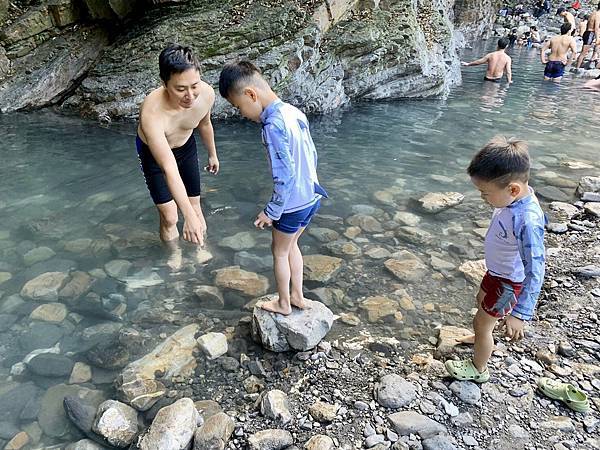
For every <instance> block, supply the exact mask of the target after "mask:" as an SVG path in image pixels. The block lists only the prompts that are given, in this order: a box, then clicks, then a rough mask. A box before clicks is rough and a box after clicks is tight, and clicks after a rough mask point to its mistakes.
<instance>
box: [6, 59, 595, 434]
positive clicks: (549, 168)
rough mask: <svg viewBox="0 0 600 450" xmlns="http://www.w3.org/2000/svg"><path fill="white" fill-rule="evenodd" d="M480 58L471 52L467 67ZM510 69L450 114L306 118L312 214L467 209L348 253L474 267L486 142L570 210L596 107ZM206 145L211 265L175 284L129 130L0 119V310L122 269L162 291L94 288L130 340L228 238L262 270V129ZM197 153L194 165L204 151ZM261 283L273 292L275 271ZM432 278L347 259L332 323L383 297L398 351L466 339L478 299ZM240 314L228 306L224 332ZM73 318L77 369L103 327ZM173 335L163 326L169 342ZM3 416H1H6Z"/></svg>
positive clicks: (188, 306) (23, 324) (21, 319)
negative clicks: (47, 276)
mask: <svg viewBox="0 0 600 450" xmlns="http://www.w3.org/2000/svg"><path fill="white" fill-rule="evenodd" d="M481 52H483V50H480V51H479V50H473V51H469V52H468V55H467V56H465V59H471V58H473V57H475V56H477V55H478V54H479V53H481ZM512 56H513V57H514V58H515V60H514V63H513V66H514V79H515V83H514V84H513V85H512V86H510V88H508V87H507V86H506V84H505V83H502V84H494V83H484V82H483V81H482V78H483V74H484V71H483V68H469V69H467V70H465V71H463V75H464V83H463V85H462V86H460V87H458V88H457V89H455V90H454V91H453V92H452V93H451V94H450V96H449V97H448V98H447V99H444V100H422V101H407V102H390V103H380V104H361V105H357V106H353V107H351V108H348V109H346V110H344V111H339V112H338V113H337V114H334V115H332V116H328V117H318V118H313V119H312V121H311V123H312V134H313V138H314V140H315V142H316V145H317V149H318V151H319V157H320V163H319V176H320V180H321V182H322V184H323V185H324V186H325V187H326V189H327V190H328V191H329V193H330V197H331V199H330V200H329V201H326V202H324V203H323V207H322V209H321V214H326V215H331V216H337V217H339V218H341V219H346V218H347V217H348V216H350V215H351V214H353V210H356V207H357V205H371V206H375V207H377V208H379V209H380V210H381V211H377V212H376V213H375V215H376V216H378V217H379V218H382V222H385V221H386V219H387V220H389V219H390V218H392V217H393V216H394V214H395V212H397V211H401V210H406V211H411V212H415V213H416V214H420V213H419V212H418V211H415V210H414V207H413V204H412V202H411V199H412V198H413V197H415V196H419V195H420V194H423V193H426V192H431V191H457V192H461V193H463V194H465V195H466V199H465V202H464V203H463V204H462V205H460V206H459V207H457V208H454V209H452V210H449V211H447V212H444V213H441V214H439V215H436V216H421V219H422V220H421V223H420V225H419V227H420V228H421V229H423V230H426V231H428V232H429V233H431V235H432V237H433V239H432V241H431V243H429V244H427V245H415V244H411V243H407V242H405V241H402V240H401V239H398V238H395V237H393V233H391V235H390V234H388V235H383V234H381V235H369V233H363V234H362V235H361V238H364V239H366V241H365V240H360V239H359V241H358V242H357V245H358V246H359V247H361V248H362V249H363V250H365V249H367V248H369V247H372V246H377V247H383V248H386V249H388V250H389V251H391V252H393V251H396V250H402V249H407V250H410V251H412V252H413V253H415V254H417V255H418V256H420V257H421V258H422V259H423V260H424V261H425V262H428V261H429V259H430V257H431V255H432V254H435V255H438V256H440V257H442V259H445V260H447V261H450V262H452V263H453V264H455V265H459V264H460V263H461V262H463V261H464V260H465V259H468V258H469V257H471V258H475V257H481V239H480V238H479V237H478V236H477V235H476V234H475V233H474V232H473V230H474V229H475V228H478V227H480V225H481V224H479V225H477V224H476V223H475V222H476V221H478V220H482V219H483V220H484V219H486V218H488V217H489V214H490V211H489V209H488V208H486V207H485V206H484V205H483V204H482V202H481V201H480V200H479V198H478V195H477V193H476V192H475V191H474V189H473V188H472V187H471V186H470V183H469V180H468V177H467V176H466V175H465V167H466V165H467V164H468V161H469V159H470V157H471V156H472V155H473V154H474V152H475V151H477V149H478V148H480V147H481V146H482V145H483V144H484V143H485V142H486V141H487V140H488V139H489V138H491V137H492V136H494V135H495V134H505V135H509V136H517V137H520V138H523V139H525V140H527V141H528V142H529V144H530V152H531V155H532V158H533V161H534V168H535V170H534V171H533V180H532V185H533V186H534V187H535V188H537V189H541V190H542V191H543V190H544V189H547V188H548V187H549V186H550V188H551V189H554V190H553V191H551V192H550V193H549V194H547V195H550V196H555V197H556V196H558V197H560V196H561V195H562V196H564V197H565V198H566V199H568V198H571V194H572V192H573V190H574V189H573V187H574V185H575V181H576V180H578V179H579V177H580V176H582V175H587V174H597V173H598V172H599V167H600V161H599V158H598V154H599V148H600V146H599V143H600V141H599V139H600V120H599V119H600V101H599V100H600V96H599V95H598V94H592V93H589V92H586V91H584V90H583V89H581V86H582V83H583V82H582V81H581V80H580V79H573V78H571V77H570V76H567V77H566V78H565V80H564V81H563V83H562V84H560V85H554V84H551V83H545V82H543V81H542V80H541V78H542V71H543V67H542V66H541V64H539V62H538V61H539V59H538V56H537V54H536V53H535V51H534V50H528V49H515V50H514V51H512ZM215 131H216V141H217V146H218V151H219V157H220V161H221V172H220V174H219V175H218V176H216V177H213V176H208V175H203V190H204V200H203V205H204V211H205V215H206V218H207V223H208V243H207V249H208V250H209V251H210V252H211V253H212V254H213V256H214V258H213V260H211V261H210V262H209V263H208V264H205V265H197V264H195V263H194V255H195V250H194V249H193V248H192V247H191V246H189V245H183V246H182V257H183V264H182V268H181V269H179V270H175V271H173V270H172V269H171V268H170V267H169V266H168V265H167V262H168V257H169V256H168V254H167V252H166V251H165V250H164V249H163V247H162V246H161V244H160V242H159V241H158V237H157V234H156V231H157V216H156V212H155V209H154V206H153V205H152V202H151V200H150V197H149V195H148V193H147V190H146V187H145V184H144V181H143V177H142V174H141V172H140V169H139V165H138V160H137V156H136V152H135V145H134V138H135V127H134V126H133V125H115V126H113V127H111V128H109V129H104V128H100V127H98V126H97V125H96V124H94V123H88V122H84V121H81V120H77V119H73V118H65V117H61V116H56V115H54V114H52V113H47V112H40V113H29V114H16V115H11V116H0V142H2V146H1V147H0V154H1V156H2V164H1V165H0V180H1V182H0V183H1V186H2V189H1V191H0V217H1V218H2V220H1V221H0V272H8V273H10V275H11V276H12V278H11V279H10V280H8V281H5V282H4V283H2V284H0V305H1V304H3V303H5V302H6V301H7V299H8V298H9V297H10V296H11V295H13V294H18V293H19V292H20V290H21V288H22V286H23V284H24V283H25V282H26V281H28V280H29V279H31V278H33V277H34V276H36V275H37V274H39V273H42V272H44V271H52V270H64V268H69V269H77V270H81V271H92V273H95V274H97V273H98V272H97V271H96V272H94V270H97V269H102V268H103V267H104V266H105V264H106V263H107V262H109V261H111V260H114V259H124V260H127V261H129V262H130V263H131V264H132V267H131V268H130V269H129V272H128V275H129V276H132V275H135V274H137V275H138V276H141V277H142V278H146V279H147V278H148V275H149V274H152V273H154V274H156V275H158V277H160V283H159V284H158V285H156V286H152V287H147V288H139V289H126V286H125V285H124V284H123V283H121V282H117V281H116V280H110V277H109V279H108V281H106V280H105V281H104V282H103V283H104V284H103V285H102V286H103V287H102V288H99V291H98V294H99V295H100V296H108V295H109V294H111V293H121V294H123V295H124V297H125V304H126V313H125V315H124V316H123V319H124V320H123V325H124V326H125V327H127V326H129V325H130V322H131V321H132V320H133V321H134V322H135V320H134V319H132V318H133V317H134V312H135V311H136V309H137V308H138V307H139V305H140V304H141V303H142V302H145V303H144V304H146V305H151V306H154V307H156V308H166V310H169V311H188V312H189V313H191V314H194V313H197V312H198V308H197V307H195V306H194V303H193V301H191V300H190V296H192V292H193V289H194V287H195V286H197V285H198V284H212V282H213V279H214V275H213V273H212V271H213V270H214V269H218V268H220V267H224V266H229V265H233V264H234V261H235V252H233V251H231V250H229V249H225V248H222V247H220V246H219V245H218V242H219V241H220V240H221V239H222V238H224V237H227V236H231V235H233V234H235V233H237V232H240V231H249V232H251V233H253V236H254V237H255V239H256V241H257V244H256V246H255V247H254V248H252V249H250V250H248V251H249V252H250V253H252V254H254V255H257V256H266V255H268V254H269V238H268V235H267V234H266V233H265V232H263V233H262V234H261V233H260V232H259V231H255V230H254V229H253V227H252V221H253V219H254V217H255V215H256V213H257V212H258V211H259V210H260V208H262V206H263V205H264V202H265V201H266V200H267V199H268V197H269V193H270V189H271V181H270V174H269V172H268V164H267V161H266V157H265V153H264V149H263V147H262V145H261V141H260V130H259V127H258V126H256V125H255V124H251V123H248V122H242V121H240V122H230V123H219V122H217V123H215ZM199 153H200V155H201V162H202V160H203V159H205V156H204V153H203V149H202V148H200V149H199ZM569 161H584V162H587V163H588V164H590V165H591V166H592V167H591V168H586V169H572V168H569V166H568V164H567V163H568V162H569ZM548 172H554V173H548ZM552 185H554V186H552ZM557 186H558V187H557ZM556 189H558V191H557V190H556ZM382 190H388V191H389V192H391V193H392V195H393V203H392V204H381V203H378V202H377V201H376V200H374V193H375V192H377V191H382ZM542 200H543V201H545V200H544V199H542ZM359 208H360V207H359ZM363 209H364V208H363ZM315 223H316V224H318V225H320V226H326V227H328V228H334V229H336V230H337V231H338V232H339V233H340V234H342V233H343V232H344V230H345V229H346V228H347V226H348V225H339V224H338V225H332V224H331V223H332V220H331V219H327V218H325V219H319V218H317V219H316V220H315ZM77 239H91V240H92V244H91V246H90V242H89V241H76V242H75V243H73V242H72V241H74V240H77ZM76 244H78V245H76ZM302 245H303V250H304V253H305V254H310V253H321V254H329V251H328V250H327V249H326V248H324V247H323V244H322V243H320V242H319V241H317V240H316V239H314V238H313V237H312V236H310V235H309V236H305V237H303V240H302ZM453 245H456V246H461V248H463V250H466V251H467V253H468V257H467V256H464V255H463V256H461V255H458V254H456V253H452V252H450V253H449V252H448V249H449V248H451V247H452V246H453ZM40 246H44V247H48V248H50V249H52V251H53V252H54V253H55V254H56V255H55V256H53V257H52V258H50V259H48V260H46V261H44V262H39V263H37V264H36V265H33V266H27V265H26V264H25V262H24V255H25V254H27V252H28V251H30V250H31V249H34V248H36V247H40ZM77 246H78V247H80V248H79V249H77V248H75V247H77ZM262 273H264V274H265V275H267V276H269V277H270V276H271V275H270V270H269V269H265V270H262ZM429 275H430V276H428V277H427V278H425V280H426V282H420V283H416V284H410V283H405V284H404V285H402V283H399V282H397V281H395V280H394V279H393V278H392V276H391V275H390V274H389V273H387V272H386V271H385V270H384V269H383V260H373V259H370V258H367V257H366V256H359V257H357V258H347V263H346V267H345V268H344V270H343V272H342V273H341V275H340V276H339V278H338V280H336V281H335V282H334V283H331V284H330V286H331V287H338V288H341V289H342V290H344V292H345V299H344V300H343V301H342V302H340V303H338V304H334V305H332V306H331V307H332V309H334V310H335V312H338V313H339V312H344V311H347V310H349V311H356V309H357V308H356V307H357V305H358V303H359V302H360V301H361V300H362V298H364V297H365V296H369V295H385V294H389V293H391V292H392V291H393V290H394V289H395V288H397V287H403V288H405V289H406V290H407V291H408V293H409V294H410V295H411V296H412V298H413V300H414V302H415V304H416V306H417V309H416V311H415V312H413V313H408V314H405V319H404V321H403V322H402V323H399V324H398V323H396V324H391V325H390V329H389V330H391V332H392V333H393V334H394V336H396V337H399V338H402V339H405V340H406V339H413V338H416V339H417V340H424V339H425V337H426V336H427V335H428V334H431V333H430V332H431V329H432V328H433V327H434V326H435V325H436V324H438V323H458V324H467V323H468V321H469V314H468V310H469V309H470V308H471V305H472V301H473V300H472V296H473V287H472V286H470V285H469V284H468V283H467V282H466V281H465V280H464V277H463V276H462V275H461V274H460V273H459V272H457V271H456V270H447V271H444V272H443V273H441V272H438V271H436V270H433V269H430V270H429ZM395 284H396V285H395ZM398 285H402V286H398ZM308 287H314V286H311V285H309V286H308ZM271 290H273V284H272V282H271ZM246 300H248V299H240V298H235V297H232V298H231V299H230V300H228V307H229V309H230V310H232V315H233V317H235V315H236V314H238V313H237V312H238V311H239V307H240V306H241V305H242V304H243V303H244V301H246ZM427 303H433V304H434V307H433V311H429V308H427V307H425V308H423V305H425V304H427ZM35 306H37V305H35ZM32 308H33V306H31V305H30V306H29V307H27V306H24V307H21V308H20V309H19V310H17V311H16V312H11V314H12V317H11V319H10V320H11V322H12V321H14V324H13V325H12V327H4V328H1V330H2V332H1V333H0V337H1V339H2V341H3V344H2V345H0V363H1V365H2V366H3V368H2V369H0V376H1V378H2V379H4V378H6V377H8V372H9V370H10V368H11V366H12V365H13V364H14V363H16V362H19V361H21V360H22V358H23V357H24V356H25V355H26V354H27V351H26V350H24V349H23V346H22V345H20V344H19V342H18V336H19V335H20V334H21V333H22V332H23V331H24V330H25V329H26V328H27V327H28V326H29V324H30V322H31V321H30V319H29V318H28V313H29V312H30V311H31V309H32ZM74 310H77V311H79V312H80V313H81V317H75V319H76V320H73V319H74V318H73V317H71V319H67V322H68V323H69V324H68V325H65V324H63V325H62V326H63V327H64V328H65V335H66V336H74V337H73V338H71V339H67V338H65V339H67V340H68V342H66V343H65V344H64V347H63V348H64V349H68V350H69V351H72V352H73V355H72V357H73V359H75V360H85V355H84V354H83V353H81V352H80V351H82V350H85V349H86V346H87V344H88V343H86V342H85V339H83V338H81V336H82V330H83V329H84V328H85V327H87V326H90V325H94V324H96V323H98V322H99V321H100V319H99V318H98V317H97V316H96V315H86V314H85V312H82V310H80V309H74ZM207 315H208V316H211V314H210V313H207ZM221 315H222V314H221ZM238 315H239V314H238ZM359 315H360V313H359ZM15 316H16V317H15ZM80 319H81V322H78V320H80ZM362 319H363V323H364V324H365V326H366V327H367V328H369V327H370V326H375V325H369V324H368V322H367V321H366V318H365V317H364V316H362ZM159 322H160V321H159ZM165 322H167V321H165ZM134 325H135V326H137V327H138V328H139V327H141V328H147V329H149V330H150V332H152V333H155V334H158V331H160V330H163V328H161V326H162V324H161V323H153V324H149V323H146V322H144V323H143V324H140V323H139V322H138V323H135V324H134ZM170 329H171V328H168V326H166V324H165V328H164V330H170ZM67 378H68V377H67ZM28 379H29V378H28V376H27V374H25V375H24V376H21V377H20V378H17V380H18V381H21V382H22V381H26V380H28ZM32 379H34V380H35V381H36V382H37V383H38V384H39V385H40V386H41V387H42V388H43V389H45V388H46V387H47V386H49V385H51V384H55V383H59V382H62V381H64V377H63V378H62V379H53V380H50V381H48V380H46V381H40V380H39V378H32ZM5 406H6V405H1V404H0V411H1V410H2V408H3V407H5ZM44 439H46V438H44ZM58 441H60V439H59V440H58Z"/></svg>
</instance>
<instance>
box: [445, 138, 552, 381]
mask: <svg viewBox="0 0 600 450" xmlns="http://www.w3.org/2000/svg"><path fill="white" fill-rule="evenodd" d="M529 168H530V164H529V154H528V152H527V144H526V143H525V142H523V141H519V140H516V139H513V138H511V139H508V140H507V139H506V138H504V137H496V138H494V139H492V140H491V141H490V142H488V143H487V144H486V146H485V147H483V149H481V150H480V151H479V152H478V153H477V154H476V155H475V157H474V158H473V160H472V161H471V164H470V165H469V167H468V169H467V172H468V174H469V175H470V177H471V181H472V182H473V184H474V185H475V187H476V188H477V189H478V190H479V191H480V192H481V198H482V199H483V200H484V201H485V202H487V203H489V204H490V205H491V206H493V207H494V208H495V210H494V213H493V215H492V221H491V223H490V226H489V228H488V231H487V234H486V236H485V263H486V266H487V269H488V270H487V272H486V274H485V276H484V277H483V280H482V282H481V287H480V289H479V293H478V294H477V306H478V309H477V313H476V314H475V318H474V319H473V328H474V329H475V348H474V355H473V359H472V360H471V359H469V360H464V361H452V360H449V361H446V369H447V370H448V373H449V374H450V375H451V376H452V377H453V378H456V379H458V380H472V381H475V382H478V383H483V382H486V381H488V379H489V378H490V374H489V371H488V368H487V362H488V360H489V358H490V356H491V354H492V350H493V347H494V338H493V336H492V332H493V330H494V327H495V326H496V323H497V322H498V320H499V319H504V320H503V325H504V327H505V334H506V336H508V337H509V338H510V339H511V340H513V341H515V340H519V339H522V338H523V337H524V324H525V323H524V321H528V320H531V318H532V317H533V311H534V309H535V305H536V302H537V298H538V296H539V294H540V289H541V287H542V282H543V279H544V262H545V251H544V225H545V216H544V213H543V212H542V209H541V208H540V205H539V203H538V201H537V198H536V197H535V194H534V193H533V190H532V189H531V188H530V187H529Z"/></svg>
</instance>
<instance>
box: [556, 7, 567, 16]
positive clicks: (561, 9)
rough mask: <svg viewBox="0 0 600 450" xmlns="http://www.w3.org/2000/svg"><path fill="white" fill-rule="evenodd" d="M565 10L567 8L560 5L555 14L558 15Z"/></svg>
mask: <svg viewBox="0 0 600 450" xmlns="http://www.w3.org/2000/svg"><path fill="white" fill-rule="evenodd" d="M566 10H567V9H566V8H564V7H562V6H561V7H560V8H558V9H557V10H556V15H557V16H558V15H559V14H560V13H563V12H565V11H566Z"/></svg>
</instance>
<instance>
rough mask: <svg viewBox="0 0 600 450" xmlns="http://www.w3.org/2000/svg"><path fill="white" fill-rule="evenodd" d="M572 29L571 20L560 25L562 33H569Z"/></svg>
mask: <svg viewBox="0 0 600 450" xmlns="http://www.w3.org/2000/svg"><path fill="white" fill-rule="evenodd" d="M569 31H571V24H570V23H569V22H565V23H563V24H562V25H561V26H560V34H567V33H568V32H569Z"/></svg>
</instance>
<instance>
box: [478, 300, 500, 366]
mask: <svg viewBox="0 0 600 450" xmlns="http://www.w3.org/2000/svg"><path fill="white" fill-rule="evenodd" d="M496 322H498V319H497V318H495V317H492V316H490V315H489V314H488V313H486V312H485V311H484V310H483V309H481V307H479V309H478V310H477V314H475V318H474V319H473V328H474V329H475V347H474V351H473V365H474V366H475V367H476V368H477V370H478V371H479V372H484V371H485V369H486V368H487V362H488V360H489V359H490V356H492V351H493V349H494V337H493V335H492V332H493V331H494V327H495V326H496Z"/></svg>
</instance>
